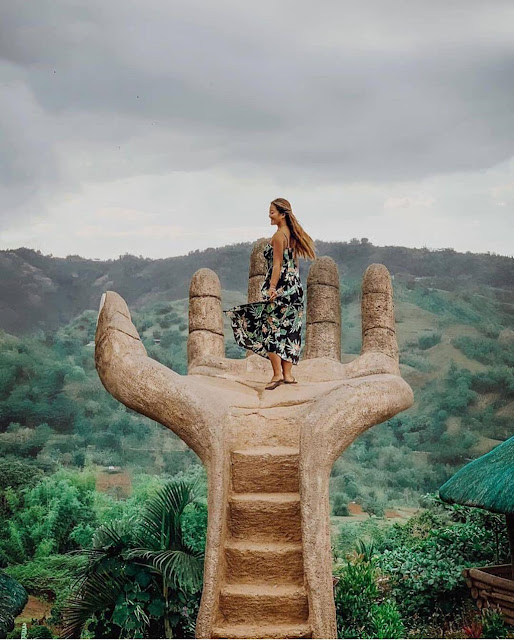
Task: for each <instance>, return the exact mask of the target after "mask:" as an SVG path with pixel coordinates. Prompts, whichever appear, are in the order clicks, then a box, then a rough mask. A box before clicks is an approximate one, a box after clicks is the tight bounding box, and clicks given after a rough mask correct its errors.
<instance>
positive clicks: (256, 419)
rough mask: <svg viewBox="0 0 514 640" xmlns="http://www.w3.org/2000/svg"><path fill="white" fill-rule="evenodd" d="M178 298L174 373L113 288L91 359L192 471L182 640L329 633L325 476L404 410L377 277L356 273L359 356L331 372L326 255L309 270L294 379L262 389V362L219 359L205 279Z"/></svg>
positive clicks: (405, 391) (105, 299) (212, 281)
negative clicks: (200, 530)
mask: <svg viewBox="0 0 514 640" xmlns="http://www.w3.org/2000/svg"><path fill="white" fill-rule="evenodd" d="M262 243H263V241H259V242H258V243H256V246H255V248H254V251H253V253H252V258H251V264H250V281H249V298H252V292H255V291H258V290H259V284H260V283H261V282H262V278H263V269H262V265H261V264H260V263H259V260H260V256H261V255H262ZM189 296H190V297H189V338H188V365H189V366H188V375H187V376H181V375H179V374H177V373H175V372H174V371H172V370H171V369H168V368H167V367H165V366H163V365H162V364H160V363H158V362H157V361H155V360H153V359H151V358H149V357H148V356H147V354H146V350H145V348H144V346H143V344H142V342H141V340H140V338H139V334H138V333H137V331H136V329H135V327H134V325H133V324H132V322H131V319H130V313H129V310H128V307H127V305H126V303H125V301H124V300H123V299H122V298H121V297H120V296H119V295H118V294H117V293H115V292H114V291H107V292H105V293H104V294H103V296H102V301H101V304H100V312H99V316H98V323H97V332H96V351H95V362H96V367H97V370H98V373H99V376H100V379H101V380H102V383H103V384H104V386H105V388H106V389H107V390H108V391H109V393H111V394H112V395H113V396H114V397H115V398H117V399H118V400H119V401H120V402H122V403H123V404H125V405H126V406H127V407H129V408H131V409H133V410H135V411H138V412H139V413H141V414H143V415H146V416H148V417H150V418H152V419H153V420H156V421H158V422H160V423H161V424H163V425H165V426H166V427H168V428H169V429H171V430H172V431H174V432H175V433H176V434H177V435H178V436H179V437H180V438H182V439H183V440H184V442H186V444H188V445H189V446H190V447H191V448H192V449H193V451H195V453H196V454H197V455H198V456H199V457H200V459H201V460H202V462H203V463H204V465H205V466H206V469H207V478H208V495H209V500H208V502H209V504H208V509H209V512H208V513H209V517H208V529H207V546H206V555H205V570H204V588H203V593H202V601H201V606H200V612H199V615H198V620H197V625H196V637H198V638H216V637H218V638H252V637H253V638H300V637H313V638H336V637H337V630H336V618H335V607H334V599H333V587H332V554H331V547H330V508H329V491H328V489H329V477H330V471H331V468H332V465H333V463H334V461H335V460H336V459H337V458H338V456H339V455H340V454H341V453H342V452H343V451H344V449H346V448H347V447H348V446H349V445H350V444H351V443H352V442H353V441H354V440H355V439H356V438H357V437H358V436H359V435H360V434H361V433H363V432H364V431H365V430H366V429H368V428H369V427H371V426H373V425H375V424H379V423H381V422H383V421H385V420H387V419H389V418H391V417H392V416H394V415H396V414H397V413H399V412H400V411H403V410H405V409H407V408H409V407H410V406H411V405H412V403H413V394H412V390H411V388H410V386H409V385H408V384H407V383H406V382H405V381H404V380H403V379H402V378H401V376H400V371H399V365H398V347H397V342H396V334H395V328H394V308H393V296H392V288H391V281H390V277H389V273H388V271H387V269H386V268H385V267H384V266H383V265H376V264H374V265H370V267H368V269H367V270H366V273H365V274H364V278H363V283H362V334H363V343H362V352H361V355H360V356H359V357H357V358H356V359H355V360H354V361H353V362H350V363H349V364H342V363H341V361H340V335H341V327H340V317H341V316H340V312H341V309H340V298H339V277H338V273H337V267H336V265H335V263H334V261H333V260H332V259H331V258H327V257H322V258H318V259H317V260H315V261H314V262H313V264H312V265H311V268H310V271H309V277H308V281H307V326H306V344H305V350H304V353H303V359H301V360H300V362H299V363H298V370H297V374H296V379H297V380H298V384H297V385H281V386H280V387H278V388H277V389H275V390H273V391H267V390H265V389H264V387H265V385H266V384H267V380H268V378H269V369H270V365H269V363H268V362H269V361H267V360H266V359H265V358H263V357H261V356H259V355H256V354H247V356H248V357H247V358H244V359H239V360H237V359H229V358H225V346H224V336H223V317H222V310H221V287H220V282H219V279H218V277H217V275H216V274H215V273H214V272H213V271H211V270H210V269H200V270H198V271H197V272H196V273H195V274H194V276H193V278H192V280H191V286H190V294H189ZM249 301H250V300H249Z"/></svg>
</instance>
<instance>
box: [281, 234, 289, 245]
mask: <svg viewBox="0 0 514 640" xmlns="http://www.w3.org/2000/svg"><path fill="white" fill-rule="evenodd" d="M282 233H284V232H283V231H282ZM284 235H285V237H286V240H287V248H288V249H289V238H288V237H287V234H286V233H284Z"/></svg>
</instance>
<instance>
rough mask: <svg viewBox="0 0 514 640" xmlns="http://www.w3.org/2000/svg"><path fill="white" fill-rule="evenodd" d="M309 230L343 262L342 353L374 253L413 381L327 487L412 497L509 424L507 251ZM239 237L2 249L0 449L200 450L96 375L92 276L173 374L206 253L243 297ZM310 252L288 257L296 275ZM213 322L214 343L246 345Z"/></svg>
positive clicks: (170, 456)
mask: <svg viewBox="0 0 514 640" xmlns="http://www.w3.org/2000/svg"><path fill="white" fill-rule="evenodd" d="M317 245H318V254H319V255H332V257H333V258H334V259H335V260H336V262H337V263H338V266H339V272H340V274H341V305H342V345H343V351H344V354H345V355H344V360H350V359H352V358H353V357H355V356H356V355H357V354H358V353H359V351H360V346H361V337H360V333H361V327H360V279H361V276H362V273H363V271H364V270H365V268H366V266H367V265H368V264H370V263H371V262H382V263H384V264H386V266H388V268H389V269H390V271H391V273H392V276H393V287H394V294H395V309H396V320H397V335H398V343H399V347H400V363H401V368H402V374H403V376H404V377H405V379H406V380H407V381H408V382H409V384H411V386H412V387H413V389H414V393H415V404H414V406H413V407H412V408H411V409H409V410H408V411H406V412H404V413H402V414H400V415H399V416H396V417H395V418H393V419H391V420H389V421H387V422H385V423H383V424H382V425H379V426H377V427H375V428H373V429H371V430H370V431H368V432H367V433H366V434H365V435H364V436H363V437H362V438H360V439H359V440H358V441H357V442H356V443H354V445H353V446H352V447H350V448H349V449H348V450H347V451H346V452H345V453H344V454H343V456H341V458H340V459H339V460H338V461H337V462H336V464H335V465H334V469H333V472H332V478H331V492H332V496H333V498H335V497H336V496H338V497H337V500H338V502H339V503H346V502H348V501H351V500H356V501H357V502H359V503H360V504H362V505H363V506H364V507H365V508H366V509H367V510H369V511H371V512H373V511H375V512H380V510H381V509H383V508H384V507H385V506H386V505H399V504H404V505H407V506H408V505H416V504H417V499H418V497H419V495H420V493H424V492H428V491H434V490H435V489H437V488H438V486H440V485H441V484H442V483H443V482H444V481H445V480H446V479H448V477H449V476H450V475H451V474H452V473H454V471H455V470H456V469H458V468H459V467H460V466H462V464H464V463H465V462H467V461H469V460H470V459H473V458H474V457H476V456H478V455H481V454H482V453H484V452H486V451H488V450H489V449H491V448H492V447H493V446H494V445H495V444H497V443H498V442H501V441H502V440H505V439H507V438H508V437H510V436H511V435H512V426H511V424H512V418H513V415H514V374H513V365H514V326H513V325H514V291H513V289H512V284H513V282H514V278H512V269H513V264H514V260H513V259H512V258H505V257H502V256H494V255H474V254H458V253H456V252H454V251H452V250H443V251H440V252H427V251H426V250H416V249H405V248H398V247H373V246H371V245H370V244H369V243H366V242H354V243H321V242H318V243H317ZM250 250H251V245H236V246H231V247H224V248H221V249H209V250H207V251H205V252H192V253H191V254H189V255H188V256H183V257H180V258H170V259H168V260H145V259H142V258H135V257H133V256H121V257H120V259H118V260H115V261H108V262H104V263H100V262H97V261H91V260H85V259H82V258H78V257H73V256H70V257H68V258H66V259H56V258H52V257H51V256H42V255H41V254H38V253H37V252H33V251H30V250H27V249H19V250H16V251H11V252H2V253H1V255H0V257H1V261H0V262H1V265H0V266H1V276H2V278H3V279H2V280H1V282H2V285H1V286H2V287H3V294H2V297H1V299H2V305H3V306H2V315H1V317H0V320H1V322H2V324H3V328H4V331H2V332H0V345H1V348H0V456H3V457H5V458H6V459H10V458H16V459H23V460H24V461H26V462H30V463H31V464H33V465H35V466H36V467H39V468H40V469H43V470H44V471H52V470H54V469H56V468H57V467H58V466H60V465H64V466H76V467H82V466H83V465H84V464H85V463H86V462H87V461H91V462H93V463H97V464H100V465H115V466H120V467H123V468H124V469H128V470H130V469H137V470H145V471H148V472H149V473H161V472H168V473H175V472H176V471H179V470H181V469H186V468H187V467H188V466H189V465H191V464H193V463H195V462H197V459H196V457H195V456H194V454H193V453H192V452H190V451H187V450H185V448H184V445H183V443H182V442H180V441H179V440H178V439H177V438H176V437H175V436H174V435H173V434H172V433H171V432H169V431H168V430H166V429H165V428H164V427H162V426H160V425H157V424H155V423H153V422H152V421H151V420H149V419H147V418H144V417H143V416H140V415H138V414H137V413H135V412H132V411H130V410H128V409H126V408H125V407H123V406H122V405H120V404H119V403H118V402H116V401H115V400H114V399H113V398H112V397H111V396H110V395H109V394H108V393H107V392H106V391H105V389H104V388H103V386H102V384H101V383H100V381H99V379H98V376H97V374H96V370H95V368H94V359H93V352H94V345H93V341H94V332H95V325H96V317H97V309H98V304H99V301H100V296H101V293H102V292H103V291H104V290H105V289H113V290H115V291H117V292H118V293H120V295H122V296H123V297H124V298H125V300H126V301H127V303H128V304H129V307H130V309H131V313H132V316H133V321H134V324H135V325H136V327H137V329H138V331H139V333H140V335H141V337H142V340H143V343H144V344H145V347H146V349H147V351H148V354H149V355H150V356H151V357H153V358H155V359H156V360H158V361H160V362H162V363H163V364H165V365H167V366H169V367H171V368H173V369H174V370H175V371H177V372H179V373H181V374H185V373H186V371H187V362H186V341H187V331H188V299H187V293H188V289H189V281H190V278H191V276H192V275H193V273H194V272H195V271H196V270H197V269H199V268H200V267H205V266H208V267H211V268H212V269H214V270H215V271H216V273H218V275H219V276H220V280H221V283H222V287H223V289H222V304H223V307H224V308H227V307H229V306H232V305H235V304H239V303H242V302H245V300H246V290H247V274H248V260H249V253H250ZM13 264H17V265H18V266H20V272H19V273H17V272H16V270H15V269H14V270H13V268H12V265H13ZM9 265H10V266H9ZM27 265H29V266H27ZM308 266H309V263H307V262H301V265H300V269H301V275H302V280H303V281H304V282H306V278H307V270H308ZM302 270H303V271H302ZM75 274H76V275H75ZM15 290H16V292H17V293H16V295H15V294H14V293H13V292H14V291H15ZM6 292H10V295H9V294H8V293H6ZM4 294H5V295H4ZM36 298H37V299H36ZM36 310H37V313H36ZM20 318H23V320H21V319H20ZM12 323H14V324H15V329H16V331H15V330H13V328H12V326H11V325H12ZM225 323H226V324H225V336H226V354H227V356H228V357H234V358H239V357H244V351H243V350H242V349H240V348H239V347H237V346H236V345H235V343H234V340H233V336H232V331H231V329H230V326H229V325H228V321H227V319H226V318H225ZM304 330H305V327H304ZM303 337H304V336H303Z"/></svg>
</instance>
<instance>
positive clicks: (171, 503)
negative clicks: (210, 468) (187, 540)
mask: <svg viewBox="0 0 514 640" xmlns="http://www.w3.org/2000/svg"><path fill="white" fill-rule="evenodd" d="M197 486H198V483H197V482H196V481H195V482H190V481H185V480H172V481H170V482H167V483H166V484H165V485H164V486H163V487H161V489H159V491H158V492H157V493H156V494H155V495H154V496H152V497H151V498H149V500H148V501H147V502H146V504H145V506H144V509H143V512H142V513H141V515H140V518H139V524H140V528H139V529H138V530H137V532H136V534H135V536H136V537H137V539H138V542H139V543H140V546H151V547H153V548H154V549H163V548H164V549H166V548H170V547H171V546H172V545H174V546H181V544H182V530H181V526H180V518H181V516H182V513H183V512H184V509H185V508H186V507H187V505H189V504H191V503H194V502H195V501H196V499H197V496H196V491H197ZM141 535H144V542H143V541H142V540H141Z"/></svg>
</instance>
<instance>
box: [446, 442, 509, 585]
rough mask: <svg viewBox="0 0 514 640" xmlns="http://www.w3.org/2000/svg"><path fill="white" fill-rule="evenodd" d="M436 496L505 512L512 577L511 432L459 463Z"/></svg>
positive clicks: (488, 509) (469, 505)
mask: <svg viewBox="0 0 514 640" xmlns="http://www.w3.org/2000/svg"><path fill="white" fill-rule="evenodd" d="M439 496H440V498H441V499H442V500H444V501H445V502H450V503H452V502H453V503H456V504H462V505H465V506H468V507H479V508H481V509H487V511H494V512H496V513H504V514H505V520H506V523H507V532H508V536H509V543H510V557H511V562H512V576H513V579H514V436H513V437H512V438H509V439H508V440H506V441H505V442H502V444H499V445H498V446H497V447H495V448H494V449H492V451H489V453H486V454H485V455H483V456H481V457H480V458H477V459H476V460H473V462H470V463H469V464H467V465H466V466H464V467H462V469H460V470H459V471H457V473H456V474H455V475H453V476H452V477H451V478H450V479H449V480H448V481H447V482H445V483H444V484H443V486H442V487H441V488H440V489H439Z"/></svg>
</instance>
